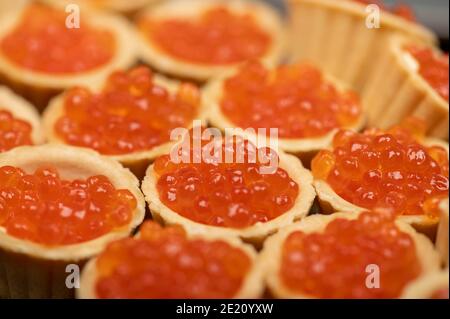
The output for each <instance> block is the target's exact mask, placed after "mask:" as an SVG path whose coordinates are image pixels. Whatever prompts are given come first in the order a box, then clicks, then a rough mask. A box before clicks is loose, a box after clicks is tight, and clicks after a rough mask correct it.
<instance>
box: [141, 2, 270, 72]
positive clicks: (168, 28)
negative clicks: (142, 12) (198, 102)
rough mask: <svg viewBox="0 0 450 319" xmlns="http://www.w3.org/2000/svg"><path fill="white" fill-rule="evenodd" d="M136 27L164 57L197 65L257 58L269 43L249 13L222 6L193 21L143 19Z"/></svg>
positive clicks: (181, 19) (268, 37)
mask: <svg viewBox="0 0 450 319" xmlns="http://www.w3.org/2000/svg"><path fill="white" fill-rule="evenodd" d="M138 24H139V27H140V29H141V30H142V31H143V32H144V34H146V36H147V37H148V38H149V39H150V40H151V41H152V42H154V43H156V45H157V46H158V47H159V48H160V49H161V50H163V51H164V52H166V53H167V54H170V55H172V56H174V57H176V58H179V59H183V60H185V61H189V62H194V63H199V64H231V63H238V62H242V61H246V60H249V59H253V58H260V57H262V56H264V55H265V54H266V52H267V51H268V49H269V47H270V45H271V41H272V39H271V37H270V36H269V34H268V33H267V32H266V31H264V30H262V29H261V27H260V26H259V25H258V23H257V22H256V21H255V19H254V18H253V16H252V15H251V14H250V13H248V14H242V13H239V14H238V13H235V12H232V11H230V10H229V9H227V8H224V7H216V8H211V9H209V10H207V11H205V12H204V13H203V14H202V15H200V16H199V17H198V18H196V19H195V20H193V19H190V20H189V19H188V18H168V19H165V20H164V19H163V20H150V19H149V18H145V17H144V18H143V19H141V20H140V21H139V22H138Z"/></svg>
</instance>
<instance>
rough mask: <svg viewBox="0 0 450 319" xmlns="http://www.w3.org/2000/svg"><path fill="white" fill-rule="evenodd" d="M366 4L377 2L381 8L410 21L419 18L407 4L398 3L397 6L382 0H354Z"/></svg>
mask: <svg viewBox="0 0 450 319" xmlns="http://www.w3.org/2000/svg"><path fill="white" fill-rule="evenodd" d="M353 1H356V2H360V3H362V4H365V5H370V4H376V5H377V6H378V7H379V8H380V9H381V10H385V11H388V12H390V13H392V14H395V15H396V16H399V17H401V18H403V19H406V20H408V21H410V22H416V21H417V18H416V15H415V13H414V10H413V9H412V8H411V7H410V6H408V5H406V4H398V5H395V6H391V7H387V6H386V5H385V4H384V1H382V0H353Z"/></svg>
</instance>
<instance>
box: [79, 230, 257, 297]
mask: <svg viewBox="0 0 450 319" xmlns="http://www.w3.org/2000/svg"><path fill="white" fill-rule="evenodd" d="M137 238H139V234H137ZM188 238H189V239H191V240H195V239H202V240H207V241H214V240H220V241H223V242H226V243H227V244H229V245H230V246H232V247H235V248H239V249H240V250H242V251H243V252H244V253H245V254H246V255H247V256H248V257H249V258H250V259H251V261H252V266H251V268H250V270H249V272H248V274H247V275H246V276H245V279H244V282H243V283H242V286H241V288H240V289H239V291H238V292H237V293H236V294H235V296H233V298H245V299H247V298H251V299H255V298H260V297H261V296H262V294H263V291H264V285H263V273H262V271H261V268H260V267H259V264H258V258H259V257H258V255H257V252H256V250H255V249H254V248H253V247H252V246H251V245H248V244H245V243H243V242H242V241H241V240H240V239H238V238H233V237H223V236H218V235H216V234H211V233H203V234H196V235H188ZM96 262H97V258H94V259H91V260H90V261H89V262H88V263H87V265H86V267H85V268H84V270H83V272H82V276H81V282H80V289H79V290H77V294H76V297H77V298H78V299H97V298H98V297H97V295H96V292H95V285H96V282H97V278H98V274H97V265H96ZM130 284H132V283H130Z"/></svg>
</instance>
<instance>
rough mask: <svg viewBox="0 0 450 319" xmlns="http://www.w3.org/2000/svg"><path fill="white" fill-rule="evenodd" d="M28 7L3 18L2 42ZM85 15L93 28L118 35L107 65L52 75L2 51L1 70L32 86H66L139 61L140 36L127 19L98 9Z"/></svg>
mask: <svg viewBox="0 0 450 319" xmlns="http://www.w3.org/2000/svg"><path fill="white" fill-rule="evenodd" d="M27 8H28V6H24V7H23V8H22V9H21V10H15V11H14V12H12V13H11V14H9V15H6V16H5V17H4V18H2V19H1V20H0V41H1V40H2V39H3V38H4V36H6V35H8V34H9V33H10V32H11V31H13V30H14V28H15V27H16V26H18V25H20V24H21V23H22V20H23V14H24V13H25V11H26V10H27ZM82 16H83V17H86V18H85V20H83V21H86V22H88V23H89V26H90V27H92V28H100V29H102V30H107V31H109V32H111V33H112V34H113V36H114V37H115V42H116V48H115V52H114V55H113V57H112V58H111V59H110V61H108V62H107V63H106V64H104V65H100V66H97V67H95V68H94V69H91V70H87V71H83V72H78V73H68V74H51V73H45V72H40V71H34V70H29V69H27V68H26V67H24V66H21V65H17V64H15V63H14V62H12V61H10V59H9V58H8V57H7V56H5V55H4V54H3V52H2V51H1V50H0V73H1V74H3V75H4V76H6V77H8V78H10V79H12V80H14V81H16V82H19V83H25V84H27V85H30V86H35V87H43V88H51V89H65V88H67V87H70V86H73V85H79V84H85V85H95V84H96V83H98V82H101V81H103V79H104V78H105V77H107V75H108V74H110V73H111V72H113V71H115V70H116V69H120V68H126V67H129V66H131V65H132V64H133V63H134V62H135V61H136V59H137V55H136V54H137V49H136V38H135V37H134V33H133V31H132V26H131V24H130V23H129V22H128V21H127V20H126V19H125V18H123V17H120V16H118V15H114V14H110V13H104V12H99V11H95V10H83V15H82ZM83 21H82V22H83Z"/></svg>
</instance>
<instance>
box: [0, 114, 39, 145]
mask: <svg viewBox="0 0 450 319" xmlns="http://www.w3.org/2000/svg"><path fill="white" fill-rule="evenodd" d="M31 133H32V126H31V125H30V123H28V122H26V121H23V120H20V119H17V118H15V117H14V116H13V114H12V113H11V112H8V111H5V110H1V109H0V153H1V152H5V151H9V150H10V149H13V148H14V147H17V146H22V145H32V144H33V141H32V139H31Z"/></svg>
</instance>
